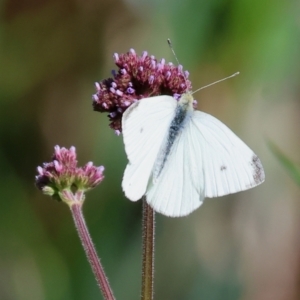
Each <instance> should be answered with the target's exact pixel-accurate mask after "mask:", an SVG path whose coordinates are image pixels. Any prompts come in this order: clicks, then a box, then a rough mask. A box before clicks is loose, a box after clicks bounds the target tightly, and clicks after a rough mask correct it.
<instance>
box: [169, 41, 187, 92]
mask: <svg viewBox="0 0 300 300" xmlns="http://www.w3.org/2000/svg"><path fill="white" fill-rule="evenodd" d="M167 41H168V45H169V47H170V49H171V51H172V53H173V55H174V57H175V59H176V61H177V64H178V65H180V63H179V60H178V58H177V56H176V54H175V51H174V48H173V46H172V42H171V40H170V39H167ZM182 75H183V78H184V81H185V85H186V86H188V84H187V77H186V75H185V74H184V72H182Z"/></svg>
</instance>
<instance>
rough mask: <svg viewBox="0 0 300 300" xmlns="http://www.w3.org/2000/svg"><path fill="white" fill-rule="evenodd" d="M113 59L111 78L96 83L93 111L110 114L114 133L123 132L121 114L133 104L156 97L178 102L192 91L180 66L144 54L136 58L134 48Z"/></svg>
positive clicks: (115, 55) (186, 75) (116, 55)
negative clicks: (115, 68) (171, 98)
mask: <svg viewBox="0 0 300 300" xmlns="http://www.w3.org/2000/svg"><path fill="white" fill-rule="evenodd" d="M114 60H115V64H116V65H117V67H118V70H117V71H113V72H112V75H113V78H108V79H104V80H102V81H101V82H96V83H95V86H96V90H97V92H96V94H94V95H93V108H94V110H95V111H99V112H108V113H109V119H110V121H111V123H110V127H111V128H113V129H115V130H116V132H120V131H122V128H121V119H122V115H123V113H124V111H125V110H126V109H127V108H128V107H129V106H130V105H131V104H132V103H134V102H136V101H138V100H140V99H143V98H147V97H153V96H159V95H170V96H173V97H175V98H176V99H178V98H179V97H180V95H182V94H183V93H185V92H187V91H189V90H191V82H190V81H189V80H188V79H187V78H188V76H189V73H188V72H187V71H183V68H182V66H181V65H179V66H174V65H173V64H172V63H166V62H165V60H164V59H162V60H160V61H159V62H158V61H157V59H156V58H155V57H154V56H153V55H148V53H147V52H143V54H142V55H141V56H139V55H137V54H136V52H135V51H134V50H133V49H131V50H130V51H129V52H128V53H126V54H117V53H115V54H114Z"/></svg>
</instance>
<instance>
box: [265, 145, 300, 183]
mask: <svg viewBox="0 0 300 300" xmlns="http://www.w3.org/2000/svg"><path fill="white" fill-rule="evenodd" d="M268 145H269V147H270V149H271V151H272V152H273V154H274V155H275V156H276V157H277V159H278V160H279V161H280V163H281V164H282V166H283V167H284V168H285V169H286V170H287V172H288V173H289V174H290V176H291V177H292V179H293V180H294V181H295V182H296V183H297V184H298V185H300V167H299V166H297V165H296V164H295V163H294V162H293V161H292V160H291V159H290V158H289V157H288V156H287V155H285V154H284V153H283V152H282V151H281V150H280V149H279V148H278V147H277V146H276V145H275V144H274V143H273V142H271V141H269V142H268Z"/></svg>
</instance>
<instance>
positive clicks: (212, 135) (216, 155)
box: [192, 111, 265, 198]
mask: <svg viewBox="0 0 300 300" xmlns="http://www.w3.org/2000/svg"><path fill="white" fill-rule="evenodd" d="M192 122H193V124H194V128H195V132H196V131H197V132H198V134H197V135H198V138H199V139H201V153H202V168H203V171H204V177H205V180H204V181H205V196H206V197H209V198H212V197H218V196H223V195H227V194H232V193H236V192H240V191H243V190H247V189H249V188H252V187H255V186H257V185H258V184H260V183H262V182H263V181H264V179H265V174H264V170H263V167H262V165H261V162H260V160H259V158H258V157H257V156H256V154H255V153H254V152H253V151H252V150H251V149H250V148H249V147H248V146H247V145H246V144H245V143H244V142H243V141H242V140H241V139H240V138H238V137H237V136H236V135H235V134H234V133H233V132H232V131H231V130H230V129H229V128H228V127H227V126H226V125H224V124H223V123H222V122H221V121H219V120H218V119H216V118H214V117H213V116H211V115H209V114H206V113H203V112H200V111H195V112H194V115H193V118H192Z"/></svg>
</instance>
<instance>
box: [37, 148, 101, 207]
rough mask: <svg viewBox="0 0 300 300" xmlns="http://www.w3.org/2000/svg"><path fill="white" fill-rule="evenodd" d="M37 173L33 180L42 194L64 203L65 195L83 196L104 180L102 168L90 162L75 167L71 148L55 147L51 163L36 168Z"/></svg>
mask: <svg viewBox="0 0 300 300" xmlns="http://www.w3.org/2000/svg"><path fill="white" fill-rule="evenodd" d="M37 171H38V173H39V174H38V175H37V176H36V178H35V184H36V186H37V187H38V188H39V189H40V190H42V191H43V193H44V194H46V195H49V196H52V197H53V198H55V199H57V200H63V201H66V200H65V199H64V198H65V196H64V195H66V193H67V194H68V197H70V194H71V193H72V194H73V195H75V194H76V193H77V192H79V193H80V194H83V193H84V192H85V191H87V190H90V189H92V188H94V187H95V186H97V185H98V184H99V183H100V182H101V181H102V180H103V178H104V176H103V171H104V167H103V166H100V167H96V166H94V165H93V163H92V162H88V163H87V164H86V165H85V166H83V167H77V159H76V149H75V147H73V146H72V147H70V149H66V148H64V147H63V148H60V147H59V146H55V147H54V154H53V157H52V161H51V162H48V163H44V164H43V166H42V167H37ZM81 198H82V197H81ZM83 199H84V198H82V200H83ZM69 200H70V199H69Z"/></svg>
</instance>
